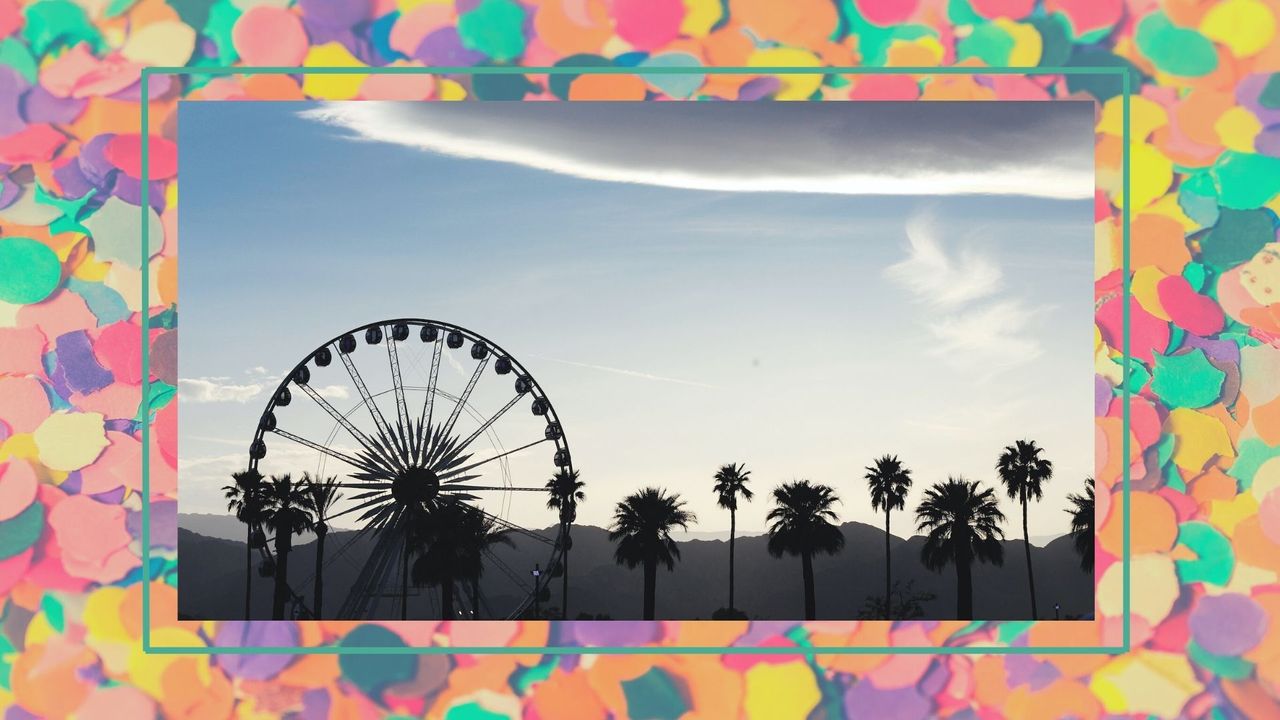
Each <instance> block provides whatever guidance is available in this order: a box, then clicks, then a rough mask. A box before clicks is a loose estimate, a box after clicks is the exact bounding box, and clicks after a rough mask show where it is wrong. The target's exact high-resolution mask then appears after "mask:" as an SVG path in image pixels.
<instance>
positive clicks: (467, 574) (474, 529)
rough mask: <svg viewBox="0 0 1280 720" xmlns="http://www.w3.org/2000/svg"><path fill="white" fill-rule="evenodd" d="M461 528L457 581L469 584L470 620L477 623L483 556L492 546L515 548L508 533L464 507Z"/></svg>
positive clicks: (469, 508) (492, 519)
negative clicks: (460, 551) (461, 553)
mask: <svg viewBox="0 0 1280 720" xmlns="http://www.w3.org/2000/svg"><path fill="white" fill-rule="evenodd" d="M463 517H464V520H463V523H462V527H461V529H460V530H461V532H460V534H461V537H462V541H463V548H462V549H463V557H462V559H461V560H462V562H460V564H459V565H460V571H461V573H462V574H461V576H460V577H461V578H462V579H465V580H468V581H470V583H471V619H472V620H479V619H480V576H481V575H483V574H484V556H485V552H486V551H488V549H489V548H491V547H493V546H494V545H506V546H507V547H515V544H514V543H513V542H511V536H510V531H509V530H507V529H506V528H499V526H498V523H497V522H496V521H495V520H494V518H492V517H489V516H488V515H485V514H484V513H482V512H480V510H479V509H477V508H474V507H470V506H467V512H466V513H465V514H464V516H463Z"/></svg>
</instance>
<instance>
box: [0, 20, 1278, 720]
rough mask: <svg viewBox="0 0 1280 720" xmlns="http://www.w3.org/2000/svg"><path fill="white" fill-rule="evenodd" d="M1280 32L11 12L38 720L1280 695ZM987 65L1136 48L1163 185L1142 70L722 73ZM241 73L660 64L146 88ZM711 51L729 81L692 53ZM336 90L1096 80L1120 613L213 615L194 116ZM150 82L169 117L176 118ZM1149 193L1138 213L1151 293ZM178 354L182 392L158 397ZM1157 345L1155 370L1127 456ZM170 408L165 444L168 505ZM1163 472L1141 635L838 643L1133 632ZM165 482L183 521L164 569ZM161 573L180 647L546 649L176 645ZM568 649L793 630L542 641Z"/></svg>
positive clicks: (980, 707) (1101, 448)
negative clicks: (215, 71)
mask: <svg viewBox="0 0 1280 720" xmlns="http://www.w3.org/2000/svg"><path fill="white" fill-rule="evenodd" d="M1278 26H1280V3H1277V2H1276V1H1275V0H1226V1H1225V2H1218V3H1163V4H1159V5H1157V4H1152V3H1136V4H1135V3H1122V2H1120V0H1047V1H1046V2H1044V3H1035V2H1032V1H1031V0H947V1H945V2H944V1H943V0H841V1H840V2H834V3H833V2H827V1H826V0H791V1H789V2H776V1H774V0H728V1H727V2H720V1H719V0H648V1H645V2H641V1H639V0H613V1H612V2H606V1H605V0H538V1H533V2H521V1H520V0H458V1H457V2H437V1H436V0H360V1H359V2H346V1H344V0H299V1H298V2H292V1H291V0H272V1H270V2H256V1H254V0H218V2H195V1H193V0H171V1H170V2H167V3H166V2H160V1H159V0H104V1H103V2H98V3H78V2H72V1H71V0H34V1H26V0H24V1H23V2H15V1H14V0H0V706H7V708H8V709H7V710H6V713H5V717H6V718H14V719H17V718H30V717H66V716H75V717H78V718H89V719H96V718H122V717H153V716H155V715H156V714H160V715H163V716H166V717H191V718H224V717H232V716H235V717H259V716H261V717H267V716H275V715H285V714H292V715H293V716H296V717H302V718H316V717H323V716H327V715H332V716H336V717H374V716H379V715H386V716H392V715H401V716H404V715H411V716H422V715H424V714H430V716H431V717H445V718H448V719H449V720H463V719H466V718H502V717H527V718H537V717H560V716H573V717H583V718H590V717H607V716H615V717H620V716H631V717H648V718H675V717H732V716H746V717H753V718H785V717H795V718H805V717H836V716H839V715H841V714H845V713H847V714H851V715H868V716H876V717H893V718H903V719H908V718H924V717H933V716H948V717H997V716H1002V715H1006V714H1007V715H1012V716H1020V717H1059V716H1063V715H1072V716H1075V717H1080V718H1096V717H1102V716H1103V715H1105V714H1124V715H1151V716H1161V717H1173V716H1192V717H1239V716H1247V717H1265V716H1276V715H1277V714H1280V705H1278V704H1277V698H1280V623H1278V622H1277V621H1276V620H1277V615H1278V614H1280V593H1278V592H1277V591H1276V588H1277V587H1280V586H1278V585H1277V583H1278V582H1280V575H1278V573H1280V561H1278V560H1277V558H1278V557H1280V529H1278V528H1280V240H1278V239H1277V225H1278V224H1280V223H1278V221H1277V210H1280V71H1278V70H1280V43H1278V42H1277V28H1278ZM955 64H962V65H965V66H970V67H973V68H981V67H983V66H1012V67H1033V66H1037V65H1039V66H1044V67H1062V66H1077V67H1080V66H1092V67H1096V66H1108V67H1122V68H1129V69H1130V70H1131V71H1132V77H1133V79H1134V80H1135V82H1134V85H1133V88H1132V90H1133V96H1132V100H1131V118H1130V127H1129V131H1130V132H1129V145H1128V151H1129V158H1130V161H1131V164H1132V165H1131V167H1132V175H1131V182H1130V187H1129V189H1128V192H1127V193H1126V192H1125V191H1124V188H1123V186H1122V183H1121V158H1122V155H1123V152H1124V150H1125V147H1124V140H1123V129H1124V128H1123V126H1122V116H1121V101H1120V98H1119V94H1120V83H1119V81H1118V80H1117V79H1116V78H1115V77H1103V76H1093V77H1087V76H1075V75H1073V76H1070V77H1062V76H1053V75H1049V76H1044V75H1037V76H1020V75H986V76H983V75H973V76H968V75H963V76H960V75H958V76H906V75H859V74H852V73H851V74H835V75H825V76H824V75H821V74H787V75H770V74H768V73H767V72H766V73H760V74H755V75H747V74H736V75H718V74H711V73H703V72H696V71H697V70H698V69H700V68H704V67H714V66H748V67H767V66H782V65H785V66H794V67H819V66H824V65H825V66H850V65H868V66H899V67H901V66H931V65H955ZM227 65H242V66H260V67H265V66H284V67H287V66H307V67H344V68H357V69H358V68H363V67H383V66H395V67H417V66H422V65H436V66H442V65H448V66H473V65H520V66H528V67H545V66H553V65H560V66H569V67H628V68H634V69H635V73H634V74H627V75H599V74H588V73H583V74H573V75H554V76H548V75H546V74H543V73H537V72H529V73H525V74H520V75H475V76H472V75H468V74H465V73H458V74H449V75H442V76H427V75H397V76H389V75H360V74H345V75H338V74H330V75H325V74H307V75H299V74H296V73H294V74H254V75H225V76H210V75H200V74H190V75H181V76H177V75H170V76H166V75H157V76H153V77H152V78H151V79H150V82H149V84H148V87H147V89H146V91H147V97H145V98H144V97H143V92H144V89H143V87H142V85H141V83H140V77H141V71H142V69H143V68H144V67H146V66H153V67H154V66H169V67H183V66H185V67H188V68H205V67H219V66H227ZM673 67H678V68H687V69H692V70H693V71H694V72H690V73H687V74H678V75H677V74H663V73H662V72H661V69H663V68H673ZM304 98H314V99H328V100H353V99H406V100H464V99H470V100H474V99H480V100H606V99H608V100H635V101H644V100H665V99H679V100H686V99H687V100H704V99H717V100H728V101H737V100H744V101H745V100H827V101H842V100H853V101H859V100H925V101H930V100H946V99H982V100H991V101H999V100H1013V99H1019V100H1021V99H1046V100H1049V99H1053V100H1087V101H1092V102H1095V103H1096V104H1097V106H1098V124H1097V132H1098V135H1097V153H1096V166H1097V176H1098V189H1099V193H1098V198H1097V205H1096V208H1097V211H1096V226H1095V227H1096V253H1095V258H1096V264H1095V278H1096V286H1095V303H1096V307H1097V334H1096V338H1095V350H1094V352H1095V357H1094V363H1095V373H1096V377H1095V397H1094V406H1095V415H1096V417H1097V431H1096V434H1097V475H1096V477H1097V482H1098V513H1099V515H1098V517H1099V522H1098V526H1099V531H1098V533H1099V537H1098V549H1097V577H1098V590H1097V598H1098V608H1097V614H1098V620H1097V621H1096V622H1095V623H1092V624H1090V625H1085V626H1081V625H1075V626H1073V627H1072V628H1070V629H1066V630H1063V629H1058V628H1056V627H1055V626H1054V625H1053V624H1045V623H1042V624H1039V625H1031V624H1027V623H980V624H977V625H973V626H965V625H961V624H959V623H931V622H916V623H900V624H898V625H896V626H895V627H893V628H892V629H890V628H889V627H888V626H887V625H885V624H884V623H810V624H808V625H807V626H798V625H794V624H787V623H746V622H743V623H721V624H716V625H700V624H698V623H683V624H682V623H658V624H654V625H645V624H640V623H566V624H554V625H552V626H550V627H548V626H547V625H545V624H537V623H525V624H519V625H515V624H505V623H495V624H490V623H459V624H457V625H458V626H457V627H454V626H451V625H450V624H447V623H446V624H436V623H414V624H408V625H404V624H397V623H364V624H359V623H341V622H323V623H318V624H308V623H301V624H294V623H281V624H277V625H274V626H273V625H266V624H261V623H258V624H246V623H235V622H225V623H192V622H186V621H179V620H178V619H177V617H176V605H177V603H176V588H175V587H174V583H175V582H176V580H175V577H176V573H175V572H174V571H173V568H174V553H173V548H174V537H175V533H176V530H175V529H174V523H175V518H176V503H175V502H174V500H175V499H176V494H177V484H176V472H177V471H176V466H177V458H176V432H175V428H176V423H177V415H176V403H175V402H174V391H173V388H174V384H175V383H176V380H177V377H176V375H177V369H176V363H177V359H176V335H175V328H176V320H175V317H176V315H175V311H174V308H175V303H176V297H177V290H176V258H177V252H176V250H177V238H176V234H175V230H176V227H177V223H176V212H177V207H176V202H177V192H176V189H177V178H178V164H177V152H178V148H177V145H176V122H175V121H176V112H175V111H176V104H177V102H178V100H179V99H188V100H206V101H215V100H238V99H258V100H299V99H304ZM143 102H149V103H150V106H149V109H150V119H151V122H150V125H149V127H147V128H145V129H144V128H142V127H141V126H140V109H141V103H143ZM779 131H780V132H785V131H786V130H785V128H779ZM144 132H145V133H146V135H145V136H144V135H143V134H142V133H144ZM144 145H145V146H146V148H147V152H148V155H149V161H150V166H149V167H148V168H147V173H146V174H148V175H149V182H148V184H146V185H144V184H143V175H144V173H143V167H142V158H141V154H142V148H143V146H144ZM144 197H145V198H146V199H147V201H148V203H149V204H150V206H151V210H150V211H149V212H148V213H147V214H146V215H145V217H144V215H143V213H142V212H141V210H140V207H139V206H140V205H141V203H142V200H143V198H144ZM282 201H283V200H282ZM1124 207H1127V209H1128V212H1129V213H1130V215H1131V220H1132V222H1131V246H1130V263H1131V265H1130V272H1131V274H1130V276H1129V278H1127V279H1128V280H1129V281H1130V284H1131V288H1132V297H1131V298H1130V299H1129V301H1128V305H1127V307H1126V304H1125V300H1124V298H1123V295H1122V292H1121V289H1122V287H1123V283H1124V281H1125V280H1126V278H1125V277H1124V275H1123V272H1124V271H1123V266H1122V262H1123V253H1122V252H1121V247H1122V246H1121V226H1120V210H1121V208H1124ZM144 222H145V223H146V226H147V231H148V234H149V237H150V253H149V257H145V258H144V257H143V255H142V252H141V230H142V227H143V223H144ZM144 263H145V264H146V267H147V268H148V270H149V271H150V277H151V286H150V287H149V288H146V296H147V298H148V299H147V300H146V301H143V299H142V298H143V290H144V288H143V284H142V273H141V271H142V269H143V267H144ZM1126 310H1127V311H1128V315H1129V321H1130V332H1129V343H1130V347H1131V351H1132V359H1131V360H1130V361H1129V362H1128V364H1127V367H1126V363H1125V360H1124V358H1123V357H1122V349H1123V345H1124V340H1123V318H1124V315H1125V311H1126ZM144 313H145V314H147V316H148V317H149V318H150V325H151V334H150V336H148V337H146V338H144V337H143V333H142V328H141V318H142V315H143V314H144ZM144 341H145V342H147V343H148V346H149V348H150V355H151V365H150V374H151V377H150V380H151V382H152V385H151V393H150V395H149V397H147V398H145V399H144V398H143V396H142V389H141V384H142V370H141V348H142V343H143V342H144ZM1126 369H1127V371H1128V377H1129V384H1128V389H1129V391H1130V392H1131V393H1132V394H1133V396H1132V398H1131V399H1130V402H1129V404H1128V410H1129V413H1130V429H1129V438H1128V439H1129V454H1128V456H1127V457H1126V456H1124V454H1123V452H1124V451H1123V448H1124V446H1125V431H1124V428H1123V424H1122V416H1123V412H1124V410H1125V409H1126V406H1125V403H1124V400H1123V388H1122V387H1121V385H1122V383H1123V382H1124V377H1125V375H1124V373H1125V370H1126ZM144 423H150V428H151V437H150V443H151V448H150V450H151V462H152V465H151V468H150V477H151V491H152V497H151V498H148V499H146V501H144V500H143V499H142V498H141V497H140V492H141V482H140V480H141V478H140V474H141V462H142V461H141V455H142V448H143V446H142V437H141V427H142V425H143V424H144ZM1126 467H1127V468H1128V469H1129V470H1130V475H1131V478H1132V481H1133V494H1132V499H1131V508H1130V509H1131V513H1132V528H1131V530H1132V533H1131V538H1130V552H1131V554H1132V560H1131V562H1132V564H1131V572H1132V575H1133V577H1134V579H1135V581H1134V584H1133V594H1132V598H1131V600H1132V602H1131V615H1130V617H1129V624H1130V627H1129V641H1130V644H1131V650H1130V652H1128V653H1125V654H1121V655H1115V656H1108V655H1043V656H1023V655H972V656H925V655H899V656H893V655H888V654H881V655H837V654H831V653H825V652H824V650H825V649H828V648H831V647H835V646H846V645H864V646H868V645H869V646H877V645H939V644H943V643H946V644H951V645H976V646H990V645H1002V646H1005V645H1012V646H1015V647H1028V646H1060V645H1069V644H1079V643H1081V642H1083V643H1085V644H1099V643H1102V644H1118V643H1120V642H1122V641H1123V640H1124V635H1123V632H1122V630H1123V627H1124V622H1123V618H1122V613H1123V603H1122V587H1123V583H1122V578H1123V573H1122V564H1121V561H1120V555H1121V553H1122V550H1123V539H1122V525H1123V523H1122V517H1123V504H1122V502H1121V499H1120V497H1121V496H1120V494H1119V493H1120V488H1121V477H1122V476H1123V471H1124V469H1125V468H1126ZM144 504H145V505H146V506H147V507H148V508H149V510H150V513H151V548H150V550H151V559H152V562H151V565H150V566H149V567H146V568H144V567H143V566H142V559H141V555H142V547H141V520H140V519H141V511H142V508H143V506H144ZM144 583H146V584H148V587H149V589H150V598H151V600H150V602H151V620H150V622H151V625H150V639H151V642H152V643H153V644H155V645H179V646H190V647H206V646H208V647H217V648H234V647H244V646H254V645H300V646H317V645H322V644H328V645H333V644H336V645H338V646H341V647H361V648H368V647H405V646H413V645H425V644H436V645H454V646H479V645H511V646H525V647H529V648H530V652H529V654H527V655H498V656H415V655H344V656H342V657H340V658H339V657H335V656H332V655H321V656H305V657H295V656H287V655H221V656H208V655H149V654H147V653H145V652H143V650H142V647H141V637H142V623H143V622H144V621H143V618H142V616H141V610H142V588H143V584H144ZM1082 628H1086V629H1082ZM1087 628H1092V629H1091V630H1089V629H1087ZM547 643H551V644H559V645H575V646H582V647H592V646H603V645H675V644H680V645H700V644H701V645H726V646H735V647H763V648H770V649H771V650H772V651H781V652H783V653H785V654H782V655H745V656H744V655H728V656H724V657H716V656H696V655H693V656H682V655H651V656H583V657H575V656H563V657H560V656H543V655H539V654H538V653H537V647H539V646H541V645H543V644H547ZM806 648H812V653H816V654H812V653H809V654H806V653H805V652H804V651H805V650H806ZM792 649H795V653H791V652H790V651H791V650H792Z"/></svg>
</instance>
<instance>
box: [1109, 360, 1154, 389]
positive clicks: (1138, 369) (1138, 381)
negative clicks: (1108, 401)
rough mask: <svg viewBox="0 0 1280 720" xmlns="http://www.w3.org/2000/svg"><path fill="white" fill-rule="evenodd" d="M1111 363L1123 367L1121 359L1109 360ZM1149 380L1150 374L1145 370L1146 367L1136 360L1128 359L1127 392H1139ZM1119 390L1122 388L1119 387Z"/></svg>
mask: <svg viewBox="0 0 1280 720" xmlns="http://www.w3.org/2000/svg"><path fill="white" fill-rule="evenodd" d="M1111 362H1113V363H1115V364H1117V365H1119V366H1120V367H1122V368H1123V367H1124V365H1125V363H1124V358H1123V357H1114V358H1111ZM1150 380H1151V372H1150V371H1148V370H1147V368H1146V366H1145V365H1143V364H1142V362H1141V361H1139V360H1138V359H1136V358H1129V392H1131V393H1138V392H1141V391H1142V388H1144V387H1146V385H1147V383H1148V382H1149V381H1150ZM1121 388H1123V386H1121Z"/></svg>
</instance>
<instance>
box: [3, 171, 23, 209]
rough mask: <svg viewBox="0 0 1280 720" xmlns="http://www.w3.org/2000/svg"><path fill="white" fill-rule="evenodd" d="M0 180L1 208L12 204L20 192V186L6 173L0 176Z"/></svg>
mask: <svg viewBox="0 0 1280 720" xmlns="http://www.w3.org/2000/svg"><path fill="white" fill-rule="evenodd" d="M0 181H3V182H4V184H3V185H2V186H0V210H3V209H5V208H7V207H9V206H10V205H12V204H13V201H14V200H17V199H18V195H20V194H22V186H21V185H19V184H18V183H16V182H14V181H13V180H12V179H11V178H10V177H9V176H8V175H5V176H4V177H0Z"/></svg>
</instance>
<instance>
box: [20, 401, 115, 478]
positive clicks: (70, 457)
mask: <svg viewBox="0 0 1280 720" xmlns="http://www.w3.org/2000/svg"><path fill="white" fill-rule="evenodd" d="M33 439H34V440H35V444H36V447H37V448H38V449H39V451H40V462H41V463H43V464H44V465H45V466H47V467H49V468H52V469H54V470H67V471H71V470H79V469H80V468H82V467H84V466H86V465H88V464H89V463H91V462H93V461H94V460H96V459H98V455H100V454H102V451H103V449H104V448H106V447H107V437H106V430H105V429H104V427H103V417H102V415H100V414H98V413H77V412H56V413H54V414H52V415H50V416H49V417H47V418H45V420H44V422H42V423H40V427H38V428H36V431H35V433H33Z"/></svg>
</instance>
